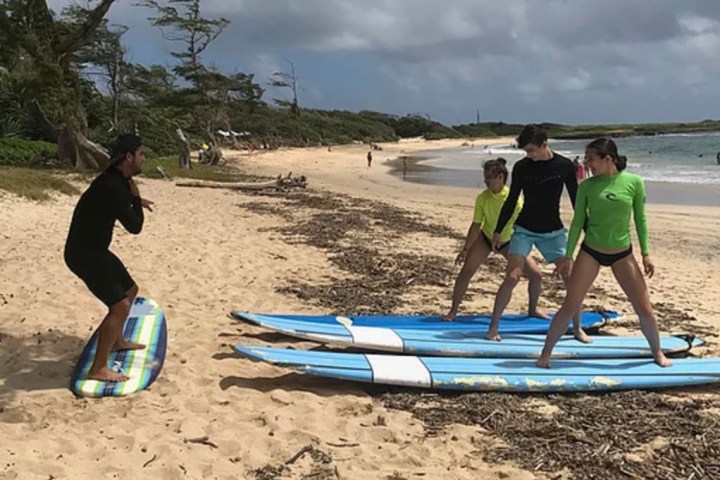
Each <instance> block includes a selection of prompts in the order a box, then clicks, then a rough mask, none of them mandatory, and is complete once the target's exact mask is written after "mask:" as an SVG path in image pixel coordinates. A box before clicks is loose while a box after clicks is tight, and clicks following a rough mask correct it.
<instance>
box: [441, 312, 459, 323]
mask: <svg viewBox="0 0 720 480" xmlns="http://www.w3.org/2000/svg"><path fill="white" fill-rule="evenodd" d="M455 317H457V312H456V311H454V310H450V311H449V312H448V313H446V314H445V315H443V316H442V319H443V322H452V321H453V320H455Z"/></svg>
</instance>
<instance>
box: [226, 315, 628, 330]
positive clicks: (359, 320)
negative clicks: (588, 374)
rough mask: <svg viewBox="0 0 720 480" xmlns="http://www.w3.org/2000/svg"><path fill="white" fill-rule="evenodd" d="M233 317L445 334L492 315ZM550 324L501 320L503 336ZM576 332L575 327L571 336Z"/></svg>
mask: <svg viewBox="0 0 720 480" xmlns="http://www.w3.org/2000/svg"><path fill="white" fill-rule="evenodd" d="M230 315H231V316H232V317H233V318H235V319H237V320H242V321H245V322H248V323H253V324H258V325H259V324H261V323H262V322H267V321H270V320H272V319H284V320H293V321H297V322H312V323H320V324H329V325H338V324H340V325H354V326H356V327H388V328H402V329H413V330H419V329H431V330H432V329H435V330H443V331H463V330H477V329H478V328H485V329H487V327H488V325H490V320H491V318H490V315H459V316H458V317H457V318H456V319H455V320H453V321H452V322H445V321H443V319H442V318H441V316H440V315H389V316H385V315H347V316H342V315H339V316H335V315H284V314H260V313H252V312H242V311H239V310H236V311H232V312H230ZM551 317H552V316H551ZM620 318H621V316H620V314H619V313H617V312H612V311H607V312H594V311H589V312H583V314H582V326H583V328H584V329H585V330H589V331H592V330H595V329H599V328H601V327H602V326H604V325H605V324H606V323H607V322H608V321H609V320H615V319H617V320H619V319H620ZM549 328H550V321H549V320H545V319H543V318H537V317H529V316H527V315H512V314H509V315H503V316H502V318H501V319H500V328H499V332H500V334H501V335H502V334H503V333H547V331H548V329H549ZM571 332H572V327H570V328H569V329H568V333H571Z"/></svg>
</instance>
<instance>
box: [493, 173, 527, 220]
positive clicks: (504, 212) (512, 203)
mask: <svg viewBox="0 0 720 480" xmlns="http://www.w3.org/2000/svg"><path fill="white" fill-rule="evenodd" d="M519 170H520V169H519V168H518V165H517V164H516V165H515V166H514V167H513V170H512V180H511V182H510V193H509V194H508V197H507V198H506V199H505V203H503V206H502V209H501V210H500V216H499V217H498V222H497V226H496V227H495V233H500V232H502V231H503V229H504V228H505V225H507V223H508V221H509V220H510V217H511V216H512V214H513V212H514V211H515V207H516V206H517V203H518V198H519V197H520V192H521V191H522V173H521V172H520V171H519Z"/></svg>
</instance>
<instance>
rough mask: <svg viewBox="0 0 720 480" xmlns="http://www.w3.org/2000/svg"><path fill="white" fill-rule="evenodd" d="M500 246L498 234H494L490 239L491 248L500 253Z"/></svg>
mask: <svg viewBox="0 0 720 480" xmlns="http://www.w3.org/2000/svg"><path fill="white" fill-rule="evenodd" d="M500 245H502V241H501V240H500V234H499V233H494V234H493V238H492V248H493V250H494V251H496V252H499V251H500Z"/></svg>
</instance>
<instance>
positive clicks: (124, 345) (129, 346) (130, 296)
mask: <svg viewBox="0 0 720 480" xmlns="http://www.w3.org/2000/svg"><path fill="white" fill-rule="evenodd" d="M137 294H138V286H137V285H135V283H134V282H133V285H132V287H130V289H129V290H128V291H127V294H126V295H125V298H126V299H127V300H128V302H129V303H130V308H132V304H133V302H134V301H135V297H137ZM128 313H130V312H129V309H128ZM126 318H127V315H126ZM143 348H145V345H143V344H142V343H135V342H130V341H128V340H127V339H126V338H125V337H123V336H122V333H121V334H120V335H118V337H117V340H116V341H115V345H113V348H112V349H113V351H116V350H142V349H143Z"/></svg>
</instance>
